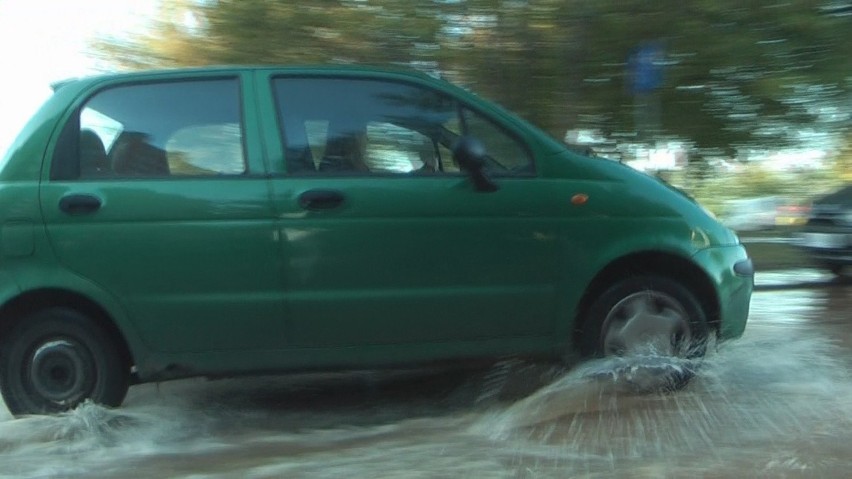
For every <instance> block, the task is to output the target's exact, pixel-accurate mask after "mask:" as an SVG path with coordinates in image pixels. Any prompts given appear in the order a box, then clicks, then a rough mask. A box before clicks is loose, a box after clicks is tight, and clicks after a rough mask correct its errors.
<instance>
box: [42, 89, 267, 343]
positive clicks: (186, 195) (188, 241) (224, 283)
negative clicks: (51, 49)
mask: <svg viewBox="0 0 852 479" xmlns="http://www.w3.org/2000/svg"><path fill="white" fill-rule="evenodd" d="M243 75H244V74H241V73H230V74H228V73H215V74H214V73H210V74H194V75H192V76H189V77H187V76H185V74H184V75H169V74H161V75H154V76H144V77H141V79H140V78H137V79H136V80H135V81H133V82H132V83H109V82H107V83H103V84H101V85H100V86H99V87H98V88H97V89H94V90H93V91H91V92H90V93H89V94H88V96H87V97H86V98H84V99H82V100H80V102H79V104H78V105H77V106H76V108H75V109H74V111H73V112H71V113H70V116H69V118H68V120H67V123H66V125H65V127H64V129H63V130H62V133H61V135H60V139H59V144H58V146H57V148H56V152H55V154H54V156H53V159H52V166H51V170H50V172H49V173H48V174H49V178H46V179H45V181H43V184H42V186H41V193H40V194H41V203H42V209H43V216H44V219H45V223H46V227H47V232H48V234H49V237H50V240H51V243H52V245H53V247H54V249H55V251H56V254H57V255H58V257H59V260H60V261H61V262H62V263H63V264H64V265H65V266H66V267H67V268H68V269H70V270H72V271H74V272H75V273H77V274H78V275H80V276H81V277H84V278H86V279H88V280H89V281H91V282H93V283H96V284H98V285H99V286H100V287H101V288H103V289H104V290H106V291H108V292H110V293H111V294H113V295H114V296H115V297H116V298H117V299H118V300H119V302H120V303H121V304H122V305H123V307H124V308H125V310H126V313H127V315H128V317H129V318H130V319H131V321H132V322H133V324H134V326H135V327H136V328H137V330H138V332H139V334H140V335H141V337H142V339H143V340H144V341H145V342H146V344H147V345H148V347H149V348H151V349H152V350H155V351H165V352H209V351H225V350H248V349H268V348H277V347H281V346H282V344H281V341H282V340H283V337H284V334H282V332H281V331H280V330H279V329H278V328H279V326H280V323H278V322H276V321H275V318H277V317H278V315H280V312H281V311H280V305H281V303H280V276H279V269H280V261H279V255H280V250H279V248H278V245H277V244H276V243H275V235H274V230H273V222H272V212H271V210H270V202H269V189H268V184H267V181H266V179H265V172H264V169H263V161H262V153H261V148H260V147H259V144H260V142H259V139H258V138H257V135H256V133H255V132H256V130H257V128H256V126H255V125H254V120H253V113H254V111H253V110H252V109H251V105H253V102H252V101H246V99H249V98H251V97H250V94H249V92H248V91H247V89H250V88H251V84H250V82H245V81H244V80H245V78H244V77H243Z"/></svg>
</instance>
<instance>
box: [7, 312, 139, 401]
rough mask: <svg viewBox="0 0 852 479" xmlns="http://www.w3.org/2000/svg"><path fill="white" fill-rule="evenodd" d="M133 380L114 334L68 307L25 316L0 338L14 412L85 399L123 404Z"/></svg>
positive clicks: (8, 398)
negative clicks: (112, 336)
mask: <svg viewBox="0 0 852 479" xmlns="http://www.w3.org/2000/svg"><path fill="white" fill-rule="evenodd" d="M129 381H130V368H129V366H128V365H127V362H126V361H124V360H123V358H122V355H121V354H120V352H119V350H118V348H117V347H116V345H115V343H114V342H113V341H112V339H111V338H110V336H109V335H108V334H107V333H106V332H105V331H104V330H103V329H102V328H100V327H99V326H98V325H97V324H95V323H94V322H93V321H92V320H91V319H89V318H87V317H86V316H84V315H82V314H80V313H78V312H76V311H73V310H70V309H66V308H50V309H45V310H41V311H38V312H35V313H33V314H31V315H30V316H27V317H24V318H22V320H21V321H20V322H19V323H18V324H17V325H16V326H15V327H14V328H13V329H12V330H11V331H10V333H9V335H8V336H6V337H5V338H3V340H2V343H0V392H2V394H3V399H4V400H5V401H6V406H7V407H8V408H9V411H10V412H11V413H12V414H13V415H15V416H20V415H26V414H51V413H57V412H62V411H67V410H69V409H73V408H75V407H76V406H78V405H79V404H81V403H82V402H84V401H86V400H91V401H93V402H95V403H98V404H101V405H104V406H111V407H114V406H119V405H121V402H122V401H123V400H124V396H125V395H126V394H127V389H128V387H129V384H130V382H129Z"/></svg>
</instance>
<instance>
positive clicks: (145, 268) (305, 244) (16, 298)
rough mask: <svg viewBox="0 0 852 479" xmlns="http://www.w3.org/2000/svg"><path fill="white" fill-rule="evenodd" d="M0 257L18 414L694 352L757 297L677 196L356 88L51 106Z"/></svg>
mask: <svg viewBox="0 0 852 479" xmlns="http://www.w3.org/2000/svg"><path fill="white" fill-rule="evenodd" d="M0 254H2V258H0V386H2V394H3V398H4V399H5V402H6V405H7V406H8V408H9V410H10V411H11V412H12V413H13V414H16V415H20V414H32V413H52V412H57V411H62V410H67V409H69V408H73V407H74V406H76V405H78V404H80V403H81V402H82V401H85V400H87V399H88V400H92V401H95V402H97V403H101V404H104V405H108V406H117V405H120V404H121V402H122V401H123V399H124V397H125V394H126V393H127V390H128V387H129V386H130V385H132V384H136V383H143V382H152V381H162V380H167V379H174V378H183V377H190V376H208V377H223V376H232V375H242V374H251V373H254V374H258V373H269V372H287V371H309V370H342V369H364V368H380V367H401V366H414V365H423V364H428V363H433V362H444V361H449V362H450V363H454V364H460V363H464V362H467V361H473V360H479V359H487V358H497V357H503V356H509V355H513V356H528V357H539V358H554V359H559V358H565V357H576V356H579V355H583V356H587V357H590V356H595V355H626V354H651V353H653V354H664V355H677V356H694V355H700V354H702V353H703V350H704V346H703V344H704V340H705V339H707V338H708V337H709V336H711V335H712V336H715V337H717V338H720V339H728V338H735V337H738V336H740V335H741V334H742V333H743V330H744V328H745V323H746V317H747V316H748V308H749V299H750V295H751V291H752V286H753V270H752V266H751V261H750V260H749V259H748V256H747V254H746V251H745V249H744V248H743V246H742V245H741V244H740V243H739V240H738V238H737V237H736V235H735V234H734V233H733V232H731V231H730V230H728V229H727V228H725V227H723V226H722V225H720V224H719V223H718V222H716V221H715V220H714V219H713V218H711V217H710V216H709V215H708V214H707V213H705V212H704V210H703V209H702V208H701V207H700V206H699V205H698V204H696V203H695V202H694V201H692V200H690V199H689V198H687V197H686V196H685V195H683V194H681V193H680V192H678V191H677V190H675V189H673V188H671V187H669V186H667V185H665V184H663V183H661V182H659V181H657V180H656V179H654V178H652V177H649V176H647V175H644V174H641V173H638V172H636V171H634V170H632V169H630V168H629V167H626V166H624V165H622V164H620V163H617V162H613V161H607V160H603V159H600V158H593V157H589V156H584V155H581V154H579V153H576V152H574V151H572V150H570V149H568V148H566V146H565V145H564V144H562V143H561V142H559V141H557V140H554V139H552V138H551V137H549V136H548V135H546V134H545V133H543V132H542V131H540V130H538V129H536V128H535V127H533V126H531V125H530V124H528V123H526V122H525V121H523V120H521V119H520V118H518V117H516V116H514V115H512V114H510V113H508V112H506V111H505V110H503V109H501V108H499V107H498V106H496V105H494V104H492V103H489V102H487V101H484V100H482V99H481V98H479V97H477V96H475V95H474V94H472V93H470V92H468V91H465V90H463V89H461V88H458V87H455V86H453V85H451V84H449V83H446V82H444V81H442V80H438V79H435V78H431V77H429V76H425V75H421V74H417V73H411V72H395V71H383V70H376V69H366V68H351V67H346V68H342V67H333V68H331V67H311V68H295V67H283V68H250V67H233V68H204V69H185V70H173V71H160V72H144V73H131V74H118V75H109V76H100V77H94V78H85V79H78V80H73V81H67V82H64V83H61V84H58V85H57V86H56V87H55V93H54V94H53V96H52V97H51V98H50V99H49V100H48V101H47V102H46V103H45V104H44V105H43V106H42V107H41V109H40V110H39V111H38V113H36V115H35V116H34V117H33V118H32V119H31V120H30V121H29V123H28V124H27V125H26V126H25V127H24V130H23V131H22V133H21V134H20V135H19V136H18V138H17V140H16V141H15V143H14V144H13V145H12V147H11V148H10V149H9V151H8V153H6V155H5V157H4V158H3V161H2V164H1V165H0Z"/></svg>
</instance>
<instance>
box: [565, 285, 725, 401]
mask: <svg viewBox="0 0 852 479" xmlns="http://www.w3.org/2000/svg"><path fill="white" fill-rule="evenodd" d="M584 324H585V327H584V330H583V335H582V340H581V349H582V352H583V353H584V354H585V355H586V356H622V357H645V358H647V357H655V358H690V359H691V358H697V357H700V356H703V355H704V352H705V349H706V341H707V334H708V328H707V319H706V315H705V314H704V311H703V309H702V308H701V305H700V304H699V302H698V300H697V299H696V298H695V296H694V295H693V293H692V292H690V290H688V289H687V288H685V287H683V286H682V285H681V284H679V283H677V282H675V281H672V280H670V279H668V278H664V277H661V276H656V275H647V276H635V277H631V278H628V279H624V280H622V281H620V282H618V283H616V284H614V285H613V286H612V287H610V288H609V289H607V290H606V291H605V292H604V293H603V294H602V295H600V296H599V297H598V299H597V300H596V301H595V302H594V303H593V304H592V306H591V307H590V309H589V310H588V316H587V319H586V321H585V323H584ZM691 376H692V372H691V369H688V370H683V369H678V370H677V371H676V373H674V374H672V375H670V377H668V378H667V379H668V380H667V381H665V382H664V384H665V386H662V387H663V388H665V389H677V388H680V387H682V386H684V385H685V384H686V382H688V380H689V379H690V378H691Z"/></svg>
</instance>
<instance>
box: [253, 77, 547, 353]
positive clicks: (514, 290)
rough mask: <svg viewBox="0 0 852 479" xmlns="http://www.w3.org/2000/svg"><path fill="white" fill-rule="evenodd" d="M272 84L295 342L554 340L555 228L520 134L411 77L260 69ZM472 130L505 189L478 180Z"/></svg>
mask: <svg viewBox="0 0 852 479" xmlns="http://www.w3.org/2000/svg"><path fill="white" fill-rule="evenodd" d="M269 86H271V89H272V91H271V96H270V99H269V101H268V103H269V104H270V105H273V106H274V108H275V110H276V113H277V118H278V120H279V122H278V124H277V128H276V129H275V130H270V129H267V131H269V132H270V134H274V135H275V136H276V138H275V140H270V141H269V144H271V145H274V144H275V142H276V141H277V142H278V144H280V145H282V147H281V151H278V152H276V151H275V150H274V149H273V148H270V151H271V154H270V165H271V168H272V169H273V170H276V169H277V170H278V174H276V175H274V177H273V180H272V188H273V198H274V201H273V203H274V206H275V208H276V209H277V214H278V229H279V234H280V237H281V246H282V248H283V257H284V261H285V264H284V270H283V276H284V296H285V301H286V307H285V310H286V314H287V317H288V318H290V320H291V321H292V322H293V325H292V329H291V330H290V331H291V340H292V345H293V346H295V347H339V346H383V345H393V344H406V345H409V346H406V347H405V348H404V351H405V352H404V353H403V354H402V355H401V356H398V358H400V359H408V360H410V359H423V358H429V357H445V356H452V355H465V354H477V353H478V352H479V353H483V354H492V353H495V352H498V351H499V350H500V348H501V347H506V345H509V344H512V345H513V346H512V347H511V348H509V349H512V348H514V349H516V350H517V348H518V345H519V344H520V342H524V341H527V343H525V344H527V346H526V347H532V346H529V345H531V344H543V343H542V341H541V339H542V338H544V337H546V336H547V335H548V334H549V333H551V332H552V326H553V323H552V320H553V318H554V310H555V307H556V306H555V299H554V298H555V291H554V288H555V285H556V283H557V281H558V277H559V267H558V262H557V261H556V258H557V257H558V255H559V251H558V248H559V242H558V238H557V228H558V227H557V223H556V221H554V220H553V218H554V216H553V212H552V211H550V209H549V208H548V207H547V202H546V201H545V198H546V197H547V195H548V192H549V191H551V188H550V187H549V186H548V185H545V184H540V183H539V182H538V181H537V176H536V174H535V168H534V167H535V164H534V158H533V156H532V154H531V153H530V150H529V149H528V148H527V147H526V145H525V144H524V143H523V141H522V140H521V139H519V138H518V137H516V136H514V135H513V134H512V133H511V132H510V131H509V129H507V128H505V127H504V125H503V124H501V123H500V122H499V121H498V120H496V119H494V118H491V117H489V116H488V115H485V114H482V113H480V112H478V111H476V110H475V109H473V108H470V107H468V106H465V105H463V104H460V103H459V102H458V101H457V100H456V99H455V98H453V97H452V96H451V95H449V94H447V93H443V92H441V91H439V90H438V89H434V88H432V87H429V86H428V85H426V84H421V83H418V82H417V81H414V80H411V81H407V80H404V79H397V78H393V79H390V78H389V79H377V78H375V77H373V78H367V77H358V76H357V75H348V76H334V75H328V74H319V75H297V74H280V75H277V74H275V73H274V72H270V73H268V74H267V75H266V76H264V75H262V74H261V76H260V77H259V78H258V89H259V90H260V89H262V88H264V87H269ZM262 104H263V103H262ZM265 117H267V118H268V117H274V116H273V115H265ZM463 129H465V130H468V131H469V132H471V133H475V134H476V135H477V136H478V137H480V139H481V140H482V141H483V142H485V143H486V146H487V147H488V148H489V149H490V153H491V156H492V159H493V160H494V161H493V163H494V164H493V165H491V166H489V168H490V169H491V170H492V171H491V174H492V176H494V178H495V179H496V182H497V183H498V184H499V190H498V191H496V192H493V193H482V192H477V191H476V190H475V189H474V188H473V187H472V185H471V183H470V181H469V180H468V178H467V177H466V176H465V175H464V174H462V173H460V172H459V170H458V167H457V166H456V165H455V164H454V162H453V160H452V158H451V154H450V148H451V147H452V144H453V143H454V141H455V140H456V139H457V138H458V136H459V134H460V133H462V130H463ZM474 130H476V131H474ZM415 343H416V344H420V345H425V346H426V347H425V349H423V348H421V349H417V348H413V347H412V345H413V344H415ZM476 345H479V346H481V348H478V347H477V346H476ZM433 346H434V347H435V349H429V348H431V347H433ZM521 347H524V346H521ZM369 351H370V350H369V348H368V349H364V348H362V349H361V350H360V352H359V354H360V355H361V357H368V356H369V354H370V353H369ZM373 351H376V357H380V356H381V353H380V352H379V351H381V348H377V349H374V350H373ZM353 354H355V353H353ZM388 359H390V360H393V358H384V359H383V360H388Z"/></svg>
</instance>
